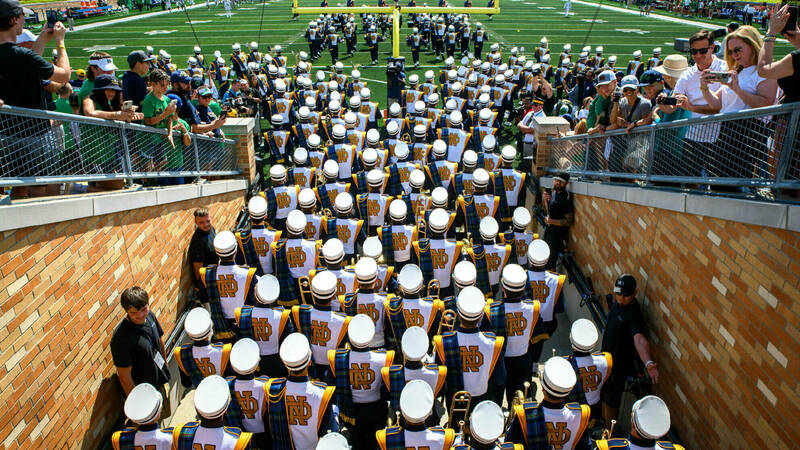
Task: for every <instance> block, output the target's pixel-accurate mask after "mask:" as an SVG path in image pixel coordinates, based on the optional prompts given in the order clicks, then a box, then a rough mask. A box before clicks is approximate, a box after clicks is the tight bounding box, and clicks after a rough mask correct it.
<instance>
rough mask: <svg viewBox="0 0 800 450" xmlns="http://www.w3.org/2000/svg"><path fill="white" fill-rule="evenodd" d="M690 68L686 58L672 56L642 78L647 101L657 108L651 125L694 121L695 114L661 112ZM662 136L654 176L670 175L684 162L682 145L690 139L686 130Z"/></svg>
mask: <svg viewBox="0 0 800 450" xmlns="http://www.w3.org/2000/svg"><path fill="white" fill-rule="evenodd" d="M687 68H688V63H687V61H686V57H684V56H683V55H669V56H667V57H666V58H665V60H664V64H662V65H660V66H658V67H656V68H655V69H653V70H648V71H647V72H645V73H644V74H642V80H641V81H642V84H643V85H644V95H645V98H647V99H648V100H650V103H651V104H652V105H653V112H652V114H650V118H649V123H660V122H672V121H674V120H680V119H688V118H689V117H691V114H692V113H691V112H689V111H687V110H685V109H682V108H677V109H676V110H675V111H673V112H672V113H669V114H667V113H665V112H664V111H662V110H661V107H662V106H663V105H662V104H660V102H664V101H666V99H667V98H669V97H671V96H672V91H671V86H675V83H676V82H677V80H678V78H680V75H681V73H683V71H685V70H686V69H687ZM651 72H652V73H651ZM660 133H661V137H660V138H659V139H657V140H656V142H655V149H654V152H653V161H652V164H653V173H654V174H656V175H670V174H671V173H670V171H671V170H670V168H672V167H674V166H675V164H677V162H678V161H681V159H682V158H683V144H682V142H683V138H684V136H685V135H686V127H681V128H670V129H664V130H661V131H660ZM673 174H674V173H673Z"/></svg>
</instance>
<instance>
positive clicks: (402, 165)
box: [378, 153, 419, 194]
mask: <svg viewBox="0 0 800 450" xmlns="http://www.w3.org/2000/svg"><path fill="white" fill-rule="evenodd" d="M378 154H379V155H380V153H378ZM396 165H397V174H398V176H399V177H400V185H401V186H402V187H403V192H405V193H406V194H408V193H409V192H411V184H410V183H409V182H408V177H409V176H411V172H412V171H414V169H418V168H419V164H415V163H414V162H411V161H401V162H398V163H396Z"/></svg>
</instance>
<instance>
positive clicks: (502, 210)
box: [491, 171, 511, 222]
mask: <svg viewBox="0 0 800 450" xmlns="http://www.w3.org/2000/svg"><path fill="white" fill-rule="evenodd" d="M491 179H492V184H493V185H494V195H496V196H498V197H500V206H498V211H497V213H498V217H497V218H498V219H499V220H500V221H502V222H510V221H511V214H509V211H508V199H507V196H506V185H505V183H503V172H500V171H497V172H494V173H493V174H492V176H491Z"/></svg>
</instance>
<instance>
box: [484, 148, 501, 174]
mask: <svg viewBox="0 0 800 450" xmlns="http://www.w3.org/2000/svg"><path fill="white" fill-rule="evenodd" d="M498 165H500V155H499V154H498V153H484V154H483V168H484V169H486V171H487V172H489V173H492V172H494V171H495V170H496V169H497V166H498Z"/></svg>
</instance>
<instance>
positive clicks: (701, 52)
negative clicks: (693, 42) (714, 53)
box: [689, 47, 713, 55]
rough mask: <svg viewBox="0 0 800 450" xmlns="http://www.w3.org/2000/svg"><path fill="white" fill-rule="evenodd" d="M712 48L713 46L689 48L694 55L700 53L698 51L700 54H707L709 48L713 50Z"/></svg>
mask: <svg viewBox="0 0 800 450" xmlns="http://www.w3.org/2000/svg"><path fill="white" fill-rule="evenodd" d="M712 48H713V47H703V48H692V49H689V52H690V53H691V54H692V55H696V54H698V53H699V54H701V55H705V54H706V53H708V51H709V50H711V49H712Z"/></svg>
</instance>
